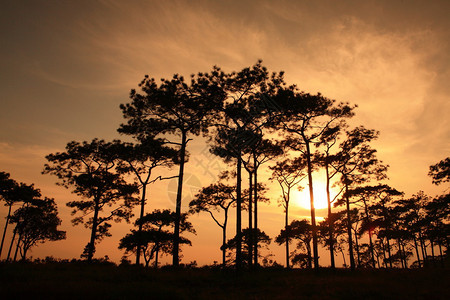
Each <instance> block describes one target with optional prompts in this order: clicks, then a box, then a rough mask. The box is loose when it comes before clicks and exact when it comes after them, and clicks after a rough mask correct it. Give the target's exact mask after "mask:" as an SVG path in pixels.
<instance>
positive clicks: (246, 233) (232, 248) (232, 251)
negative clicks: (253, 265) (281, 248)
mask: <svg viewBox="0 0 450 300" xmlns="http://www.w3.org/2000/svg"><path fill="white" fill-rule="evenodd" d="M250 236H251V237H252V238H254V239H256V240H257V245H258V248H259V249H261V248H265V249H268V246H269V245H270V243H271V238H270V237H269V236H268V235H267V234H266V233H265V232H264V231H261V230H259V229H256V228H253V232H250V229H249V228H245V229H243V230H242V241H243V243H242V246H243V247H242V258H243V260H242V262H243V263H247V264H248V265H250V262H251V260H252V257H251V256H250V252H249V245H250ZM236 246H237V238H236V236H235V237H234V238H232V239H230V240H228V241H227V243H226V245H225V247H226V249H227V250H229V252H228V256H229V258H230V261H229V262H230V264H232V263H235V262H234V260H235V259H236ZM258 253H259V254H258V255H259V256H260V257H263V256H262V255H261V253H260V252H258Z"/></svg>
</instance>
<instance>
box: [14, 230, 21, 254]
mask: <svg viewBox="0 0 450 300" xmlns="http://www.w3.org/2000/svg"><path fill="white" fill-rule="evenodd" d="M21 238H22V235H21V234H19V237H18V238H17V245H16V251H15V252H14V259H13V261H16V259H17V253H18V252H19V246H20V239H21Z"/></svg>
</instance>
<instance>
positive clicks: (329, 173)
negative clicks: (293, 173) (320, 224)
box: [315, 120, 346, 269]
mask: <svg viewBox="0 0 450 300" xmlns="http://www.w3.org/2000/svg"><path fill="white" fill-rule="evenodd" d="M345 127H346V124H345V123H344V121H343V120H341V121H340V122H339V123H338V124H336V125H334V126H333V127H330V126H329V127H327V128H326V129H325V130H324V132H323V133H322V134H321V135H320V137H319V140H318V142H317V143H315V146H316V147H322V149H323V152H322V153H320V152H319V153H316V155H315V156H316V157H315V162H317V163H318V164H319V165H320V166H322V167H323V168H325V179H326V187H325V189H326V193H327V208H328V218H327V220H328V222H330V224H328V227H327V228H328V233H329V241H328V244H329V247H328V248H329V251H330V262H331V268H332V269H334V268H335V267H336V263H335V260H334V246H333V243H334V238H333V231H334V225H333V221H334V218H333V217H332V211H331V206H332V203H333V202H334V201H335V200H336V199H337V197H338V196H339V195H340V194H341V192H342V190H343V189H341V190H340V192H339V193H337V195H335V196H334V197H333V199H331V190H330V188H331V180H332V179H333V178H334V176H336V174H338V172H337V171H336V170H334V169H333V168H332V167H331V160H332V159H333V154H332V153H331V149H332V148H333V147H334V148H335V146H337V145H338V144H337V141H338V137H339V134H340V133H341V131H342V129H343V128H345Z"/></svg>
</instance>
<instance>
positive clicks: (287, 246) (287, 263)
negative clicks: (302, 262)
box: [284, 189, 290, 269]
mask: <svg viewBox="0 0 450 300" xmlns="http://www.w3.org/2000/svg"><path fill="white" fill-rule="evenodd" d="M287 198H288V200H287V202H286V214H285V218H284V230H285V231H286V268H287V269H289V268H290V266H289V189H288V194H287Z"/></svg>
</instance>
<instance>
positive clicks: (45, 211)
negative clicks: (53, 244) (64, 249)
mask: <svg viewBox="0 0 450 300" xmlns="http://www.w3.org/2000/svg"><path fill="white" fill-rule="evenodd" d="M10 222H11V223H14V224H16V227H15V229H14V230H15V231H16V232H17V233H18V234H19V240H18V241H17V245H18V247H19V248H20V252H21V256H22V260H25V259H26V255H27V252H28V250H29V249H30V248H32V247H33V246H35V245H36V244H37V243H38V242H40V243H44V242H46V241H57V240H62V239H65V238H66V232H65V231H61V230H58V226H59V225H61V219H60V218H59V217H58V209H57V207H56V204H55V201H54V200H53V199H50V198H44V199H42V200H41V199H34V200H31V201H29V202H27V203H26V204H25V205H24V206H23V207H21V208H19V209H17V210H16V211H15V212H14V214H13V215H12V217H11V220H10Z"/></svg>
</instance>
